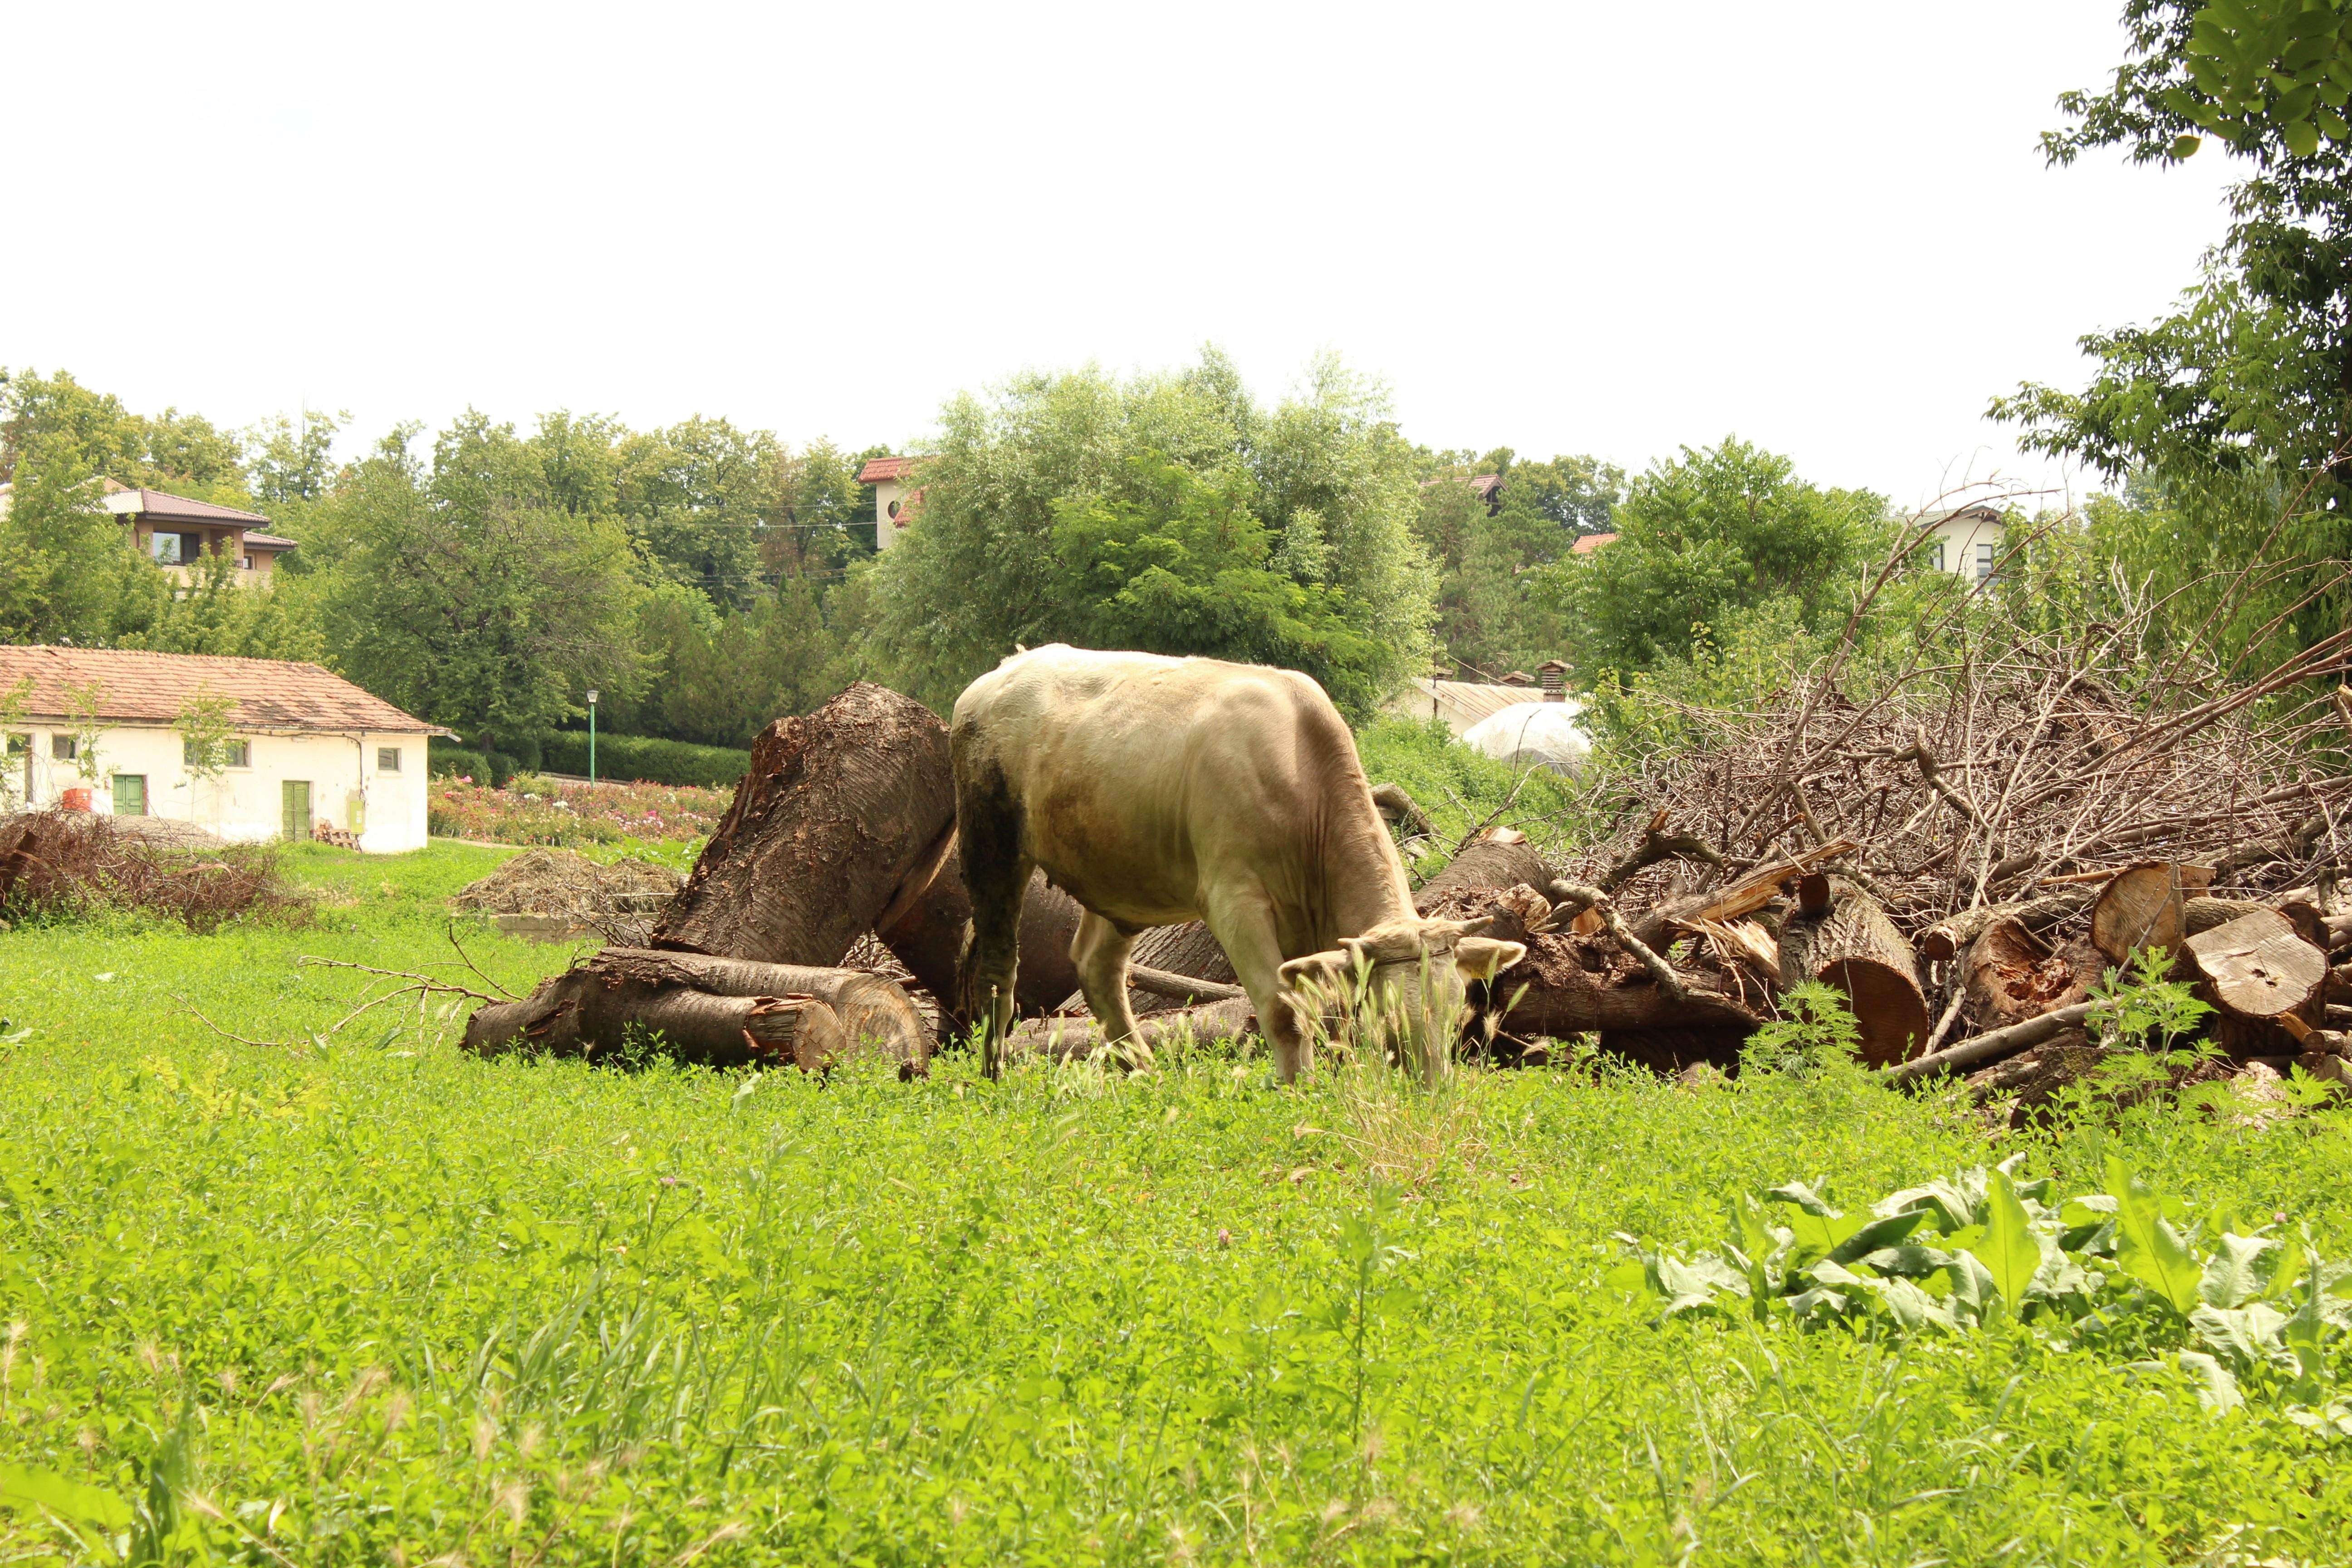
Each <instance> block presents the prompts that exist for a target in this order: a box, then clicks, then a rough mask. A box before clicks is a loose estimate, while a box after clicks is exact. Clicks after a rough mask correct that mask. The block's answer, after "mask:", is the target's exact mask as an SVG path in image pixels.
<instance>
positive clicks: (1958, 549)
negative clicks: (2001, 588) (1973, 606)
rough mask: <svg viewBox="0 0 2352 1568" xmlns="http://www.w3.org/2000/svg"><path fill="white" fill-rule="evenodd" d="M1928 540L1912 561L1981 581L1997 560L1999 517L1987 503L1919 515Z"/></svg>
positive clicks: (1974, 581)
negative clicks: (1938, 515)
mask: <svg viewBox="0 0 2352 1568" xmlns="http://www.w3.org/2000/svg"><path fill="white" fill-rule="evenodd" d="M1920 521H1921V522H1924V523H1926V524H1927V542H1926V544H1925V547H1924V548H1922V549H1921V550H1920V552H1919V553H1918V554H1916V555H1915V556H1913V557H1912V560H1913V561H1914V562H1915V563H1917V564H1919V565H1922V566H1927V567H1929V568H1931V569H1933V570H1935V571H1937V572H1949V573H1952V574H1955V575H1957V576H1961V577H1965V578H1967V579H1968V580H1969V582H1971V583H1981V582H1984V581H1985V580H1986V579H1987V578H1989V577H1991V576H1992V575H1994V574H1995V571H1996V570H1997V568H1998V567H1999V565H2000V555H2001V549H2000V529H2001V516H2000V512H1998V511H1995V510H1993V509H1992V508H1991V507H1989V506H1961V507H1954V508H1953V509H1952V510H1949V511H1948V512H1945V513H1944V514H1943V515H1941V516H1940V517H1936V518H1932V519H1930V518H1922V519H1921V520H1920Z"/></svg>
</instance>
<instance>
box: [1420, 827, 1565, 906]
mask: <svg viewBox="0 0 2352 1568" xmlns="http://www.w3.org/2000/svg"><path fill="white" fill-rule="evenodd" d="M1551 877H1552V872H1551V868H1550V867H1549V866H1547V865H1545V864H1544V858H1543V857H1542V856H1540V855H1538V854H1537V853H1536V847H1535V846H1534V845H1532V844H1530V843H1528V841H1527V840H1526V839H1525V838H1521V837H1517V836H1514V837H1511V838H1508V839H1505V838H1501V837H1495V836H1492V835H1490V836H1488V837H1485V838H1481V839H1478V840H1476V841H1475V842H1473V843H1470V844H1467V845H1465V846H1464V847H1463V849H1462V853H1461V854H1459V855H1456V856H1455V857H1454V858H1453V859H1451V860H1448V861H1447V862H1446V863H1445V866H1444V869H1442V870H1440V871H1439V872H1438V873H1437V875H1436V876H1434V877H1432V878H1431V879H1429V880H1428V881H1426V882H1423V884H1422V885H1421V887H1420V889H1418V890H1416V891H1415V892H1414V894H1413V895H1412V907H1413V909H1414V910H1416V911H1418V912H1420V913H1422V914H1426V913H1428V912H1429V906H1430V905H1431V903H1433V901H1434V900H1438V899H1442V898H1444V896H1445V895H1446V894H1448V893H1456V892H1462V891H1465V890H1466V889H1473V888H1507V887H1510V886H1512V885H1513V884H1514V883H1517V882H1525V883H1527V884H1528V886H1529V887H1531V888H1540V887H1542V886H1543V885H1544V884H1545V883H1546V882H1549V881H1550V880H1551Z"/></svg>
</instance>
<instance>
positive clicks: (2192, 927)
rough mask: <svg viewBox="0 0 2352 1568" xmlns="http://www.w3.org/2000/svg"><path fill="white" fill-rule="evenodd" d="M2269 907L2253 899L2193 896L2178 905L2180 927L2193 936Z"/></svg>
mask: <svg viewBox="0 0 2352 1568" xmlns="http://www.w3.org/2000/svg"><path fill="white" fill-rule="evenodd" d="M2269 907H2270V906H2269V905H2267V904H2264V903H2261V902H2259V901H2257V900H2253V899H2216V898H2213V897H2210V895H2209V896H2207V897H2202V898H2195V899H2191V900H2189V901H2188V902H2187V903H2185V904H2183V905H2181V906H2180V929H2181V931H2182V932H2183V933H2184V934H2186V935H2189V936H2195V935H2197V934H2198V933H2199V932H2200V931H2211V930H2212V929H2213V928H2214V927H2215V926H2225V925H2228V924H2229V923H2230V922H2231V921H2233V920H2236V919H2238V918H2239V917H2240V916H2242V915H2250V914H2252V913H2254V912H2255V911H2256V910H2264V909H2268V908H2269Z"/></svg>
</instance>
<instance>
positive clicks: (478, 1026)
mask: <svg viewBox="0 0 2352 1568" xmlns="http://www.w3.org/2000/svg"><path fill="white" fill-rule="evenodd" d="M632 1025H634V1026H636V1027H637V1028H639V1029H641V1030H643V1031H645V1033H646V1034H647V1035H653V1034H659V1035H660V1036H661V1037H662V1042H663V1045H664V1047H666V1048H667V1052H668V1054H669V1055H670V1056H672V1057H674V1058H677V1059H678V1060H679V1061H685V1062H694V1063H698V1064H700V1065H703V1066H708V1067H742V1066H746V1065H749V1064H751V1063H755V1062H756V1063H778V1064H781V1063H786V1062H789V1063H792V1064H793V1065H794V1066H797V1067H800V1068H803V1069H805V1070H808V1071H812V1072H818V1071H823V1070H824V1068H829V1067H831V1066H832V1065H833V1064H834V1063H835V1061H838V1060H840V1059H841V1058H843V1057H845V1056H846V1055H848V1054H849V1053H850V1050H851V1048H852V1047H851V1042H850V1040H849V1038H848V1037H847V1036H846V1035H845V1033H844V1032H843V1030H842V1027H841V1022H840V1020H839V1018H838V1017H836V1016H835V1014H834V1011H833V1009H832V1008H831V1007H828V1006H826V1005H824V1003H822V1002H820V1001H818V1000H816V999H815V998H814V997H813V996H797V997H792V996H717V995H713V994H710V993H709V992H707V991H695V990H687V989H682V988H680V987H677V986H667V985H657V984H641V983H638V982H635V981H629V980H617V981H616V980H615V979H614V978H613V977H612V976H610V975H607V974H599V973H596V972H594V971H593V970H590V969H573V970H567V971H566V972H565V973H562V974H559V975H557V976H555V977H554V978H553V979H551V980H549V981H547V982H545V983H543V984H541V986H540V987H539V989H537V990H536V991H533V992H532V993H531V994H530V995H529V996H528V997H526V998H524V999H523V1000H522V1001H520V1002H496V1003H492V1004H490V1005H487V1006H484V1007H481V1008H479V1009H478V1010H477V1011H476V1012H475V1014H474V1016H472V1017H471V1018H469V1019H467V1023H466V1037H465V1048H466V1049H467V1050H469V1051H472V1052H474V1053H475V1054H476V1055H478V1056H501V1055H505V1054H506V1053H508V1052H510V1051H520V1052H526V1053H531V1054H540V1055H547V1056H563V1057H587V1058H598V1057H610V1056H613V1055H615V1054H616V1053H618V1052H619V1051H620V1050H621V1049H622V1047H623V1046H624V1045H625V1043H626V1039H627V1035H628V1031H629V1028H630V1026H632Z"/></svg>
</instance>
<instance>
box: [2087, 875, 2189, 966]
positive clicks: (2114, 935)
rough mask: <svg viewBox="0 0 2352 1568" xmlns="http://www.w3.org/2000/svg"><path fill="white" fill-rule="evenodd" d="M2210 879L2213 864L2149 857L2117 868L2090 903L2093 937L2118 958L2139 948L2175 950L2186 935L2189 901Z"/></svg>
mask: <svg viewBox="0 0 2352 1568" xmlns="http://www.w3.org/2000/svg"><path fill="white" fill-rule="evenodd" d="M2212 882H2213V872H2212V868H2210V867H2206V866H2176V865H2174V864H2173V863H2172V862H2170V861H2168V860H2151V861H2147V862H2146V863H2145V864H2142V865H2138V866H2131V867H2127V868H2125V869H2123V870H2121V871H2118V872H2116V874H2115V876H2114V877H2113V878H2112V879H2110V880H2109V881H2108V883H2107V885H2106V886H2105V887H2104V888H2102V889H2099V896H2098V899H2097V900H2096V901H2095V902H2094V903H2093V904H2092V905H2091V941H2092V942H2093V943H2095V945H2096V946H2097V948H2098V950H2099V951H2100V952H2104V953H2105V954H2106V955H2107V957H2108V958H2109V959H2110V960H2112V961H2113V962H2115V963H2124V962H2126V960H2128V959H2129V958H2130V957H2131V955H2132V953H2133V952H2135V951H2136V950H2137V949H2139V948H2143V947H2153V948H2158V949H2161V950H2162V951H2164V952H2178V951H2179V947H2180V941H2181V938H2183V937H2184V936H2186V935H2188V926H2189V900H2190V899H2192V898H2194V897H2196V896H2197V895H2198V894H2200V893H2202V892H2203V891H2204V890H2205V889H2207V888H2209V887H2210V886H2211V885H2212Z"/></svg>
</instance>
